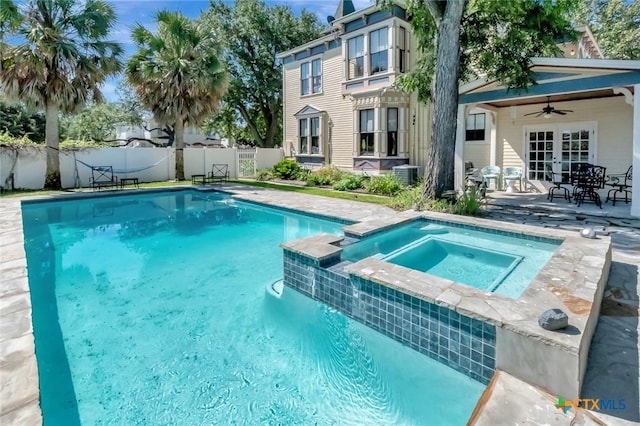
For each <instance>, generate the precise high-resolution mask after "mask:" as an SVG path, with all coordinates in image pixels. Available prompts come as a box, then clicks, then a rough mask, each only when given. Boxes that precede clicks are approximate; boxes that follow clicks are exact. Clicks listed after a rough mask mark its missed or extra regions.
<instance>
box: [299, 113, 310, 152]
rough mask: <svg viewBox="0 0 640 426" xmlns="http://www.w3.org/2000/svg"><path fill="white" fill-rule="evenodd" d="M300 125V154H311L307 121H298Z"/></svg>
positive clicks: (304, 119)
mask: <svg viewBox="0 0 640 426" xmlns="http://www.w3.org/2000/svg"><path fill="white" fill-rule="evenodd" d="M298 124H299V129H300V133H299V138H300V153H301V154H306V153H308V152H309V127H308V124H307V119H306V118H303V119H301V120H299V121H298Z"/></svg>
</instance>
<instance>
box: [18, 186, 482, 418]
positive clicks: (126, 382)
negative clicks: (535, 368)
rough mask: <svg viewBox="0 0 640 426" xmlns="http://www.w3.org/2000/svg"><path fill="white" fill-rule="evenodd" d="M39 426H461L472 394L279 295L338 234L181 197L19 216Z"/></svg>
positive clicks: (55, 205) (262, 211)
mask: <svg viewBox="0 0 640 426" xmlns="http://www.w3.org/2000/svg"><path fill="white" fill-rule="evenodd" d="M23 221H24V232H25V244H26V251H27V262H28V268H29V279H30V288H31V297H32V304H33V322H34V331H35V338H36V354H37V359H38V367H39V375H40V389H41V405H42V409H43V413H44V418H45V423H46V424H65V425H67V424H80V423H84V424H95V423H100V422H107V421H108V422H111V423H114V424H178V423H179V424H193V423H228V422H229V421H236V422H237V423H247V424H286V423H298V424H300V423H303V424H310V423H315V424H365V423H369V424H416V423H420V424H425V422H428V423H431V424H461V423H464V422H465V421H466V419H467V418H468V416H469V415H470V413H471V410H472V409H473V407H474V405H475V402H476V401H477V399H478V397H479V396H480V394H481V392H482V390H483V388H484V386H483V385H482V384H480V383H479V382H475V381H473V380H471V379H469V378H468V377H466V376H464V375H462V374H460V373H458V372H455V371H454V370H452V369H450V368H448V367H445V366H443V365H442V364H439V363H438V362H436V361H433V360H431V359H429V358H427V357H426V356H424V355H421V354H419V353H417V352H415V351H413V350H412V349H410V348H408V347H406V346H402V345H401V344H399V343H397V342H395V341H393V340H391V339H389V338H388V337H385V336H383V335H381V334H379V333H377V332H374V331H372V330H371V329H369V328H367V327H365V326H363V325H361V324H359V323H357V322H355V321H352V320H350V319H347V318H345V317H344V316H342V315H340V314H338V313H337V312H335V311H334V310H331V309H329V308H327V307H325V306H324V305H321V304H318V303H316V302H314V301H312V300H310V299H308V298H306V297H304V296H302V295H300V294H298V293H296V292H295V291H291V290H290V289H285V291H284V293H283V295H282V297H281V298H277V297H273V296H272V295H270V294H269V293H268V292H267V291H265V288H266V287H268V286H269V285H270V284H271V283H272V282H273V281H275V280H276V279H278V278H279V277H280V276H281V275H282V251H281V250H280V248H279V247H278V244H279V243H280V242H282V241H287V240H292V239H297V238H301V237H304V236H307V235H311V234H315V233H319V232H327V233H333V234H338V233H340V228H341V227H342V226H343V224H341V223H337V222H332V221H328V220H325V219H321V218H317V217H311V216H304V215H299V214H295V213H291V212H286V211H282V210H274V209H268V208H265V207H261V206H258V205H254V204H248V203H242V202H235V201H234V200H232V199H231V198H229V197H228V196H225V195H221V194H214V193H203V192H198V191H177V192H170V193H166V192H165V193H155V194H147V195H140V194H136V195H123V196H117V197H104V198H90V199H83V200H76V201H62V202H46V203H45V202H42V203H30V204H25V205H23Z"/></svg>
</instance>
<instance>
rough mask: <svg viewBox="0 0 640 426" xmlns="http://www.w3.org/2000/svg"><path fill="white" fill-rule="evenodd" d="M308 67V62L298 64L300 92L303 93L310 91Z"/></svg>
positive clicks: (306, 93)
mask: <svg viewBox="0 0 640 426" xmlns="http://www.w3.org/2000/svg"><path fill="white" fill-rule="evenodd" d="M309 68H310V67H309V62H305V63H304V64H302V65H300V93H302V94H303V95H308V94H309V93H311V73H310V72H309Z"/></svg>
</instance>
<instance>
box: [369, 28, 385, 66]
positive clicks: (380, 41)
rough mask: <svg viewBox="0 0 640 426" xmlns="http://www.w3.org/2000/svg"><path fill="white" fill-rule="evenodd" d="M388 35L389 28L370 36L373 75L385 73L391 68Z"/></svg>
mask: <svg viewBox="0 0 640 426" xmlns="http://www.w3.org/2000/svg"><path fill="white" fill-rule="evenodd" d="M387 34H388V30H387V28H382V29H379V30H377V31H372V32H371V34H370V35H369V52H370V58H371V61H370V64H371V65H370V66H371V74H377V73H380V72H385V71H386V70H387V69H388V67H389V60H388V59H387V53H388V44H387Z"/></svg>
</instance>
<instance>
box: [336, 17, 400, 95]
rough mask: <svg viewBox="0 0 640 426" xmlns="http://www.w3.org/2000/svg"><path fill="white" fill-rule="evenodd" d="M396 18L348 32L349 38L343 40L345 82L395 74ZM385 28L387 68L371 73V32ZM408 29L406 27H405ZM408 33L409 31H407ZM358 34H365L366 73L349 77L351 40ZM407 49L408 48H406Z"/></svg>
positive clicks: (364, 66)
mask: <svg viewBox="0 0 640 426" xmlns="http://www.w3.org/2000/svg"><path fill="white" fill-rule="evenodd" d="M395 22H396V20H395V19H392V20H388V21H383V22H381V23H378V24H375V25H371V26H366V27H364V28H361V29H359V30H357V31H354V32H352V33H349V34H348V38H344V39H343V41H342V44H343V54H342V58H343V71H342V72H343V76H344V80H345V82H348V83H357V82H360V81H363V80H368V79H371V78H379V77H384V76H387V75H389V74H393V73H395V72H397V71H396V69H395V65H396V64H395V60H394V59H393V56H395V55H394V53H395V50H396V43H395V37H394V36H395V31H393V28H394V25H395ZM383 28H386V29H387V70H386V71H383V72H379V73H376V74H371V60H370V59H371V46H370V39H371V33H372V32H374V31H378V30H381V29H383ZM405 31H406V28H405ZM407 34H408V33H407ZM358 36H363V38H364V40H363V48H364V64H363V68H364V75H363V76H362V77H356V78H353V79H349V40H351V39H352V38H355V37H358ZM405 50H406V49H405Z"/></svg>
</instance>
